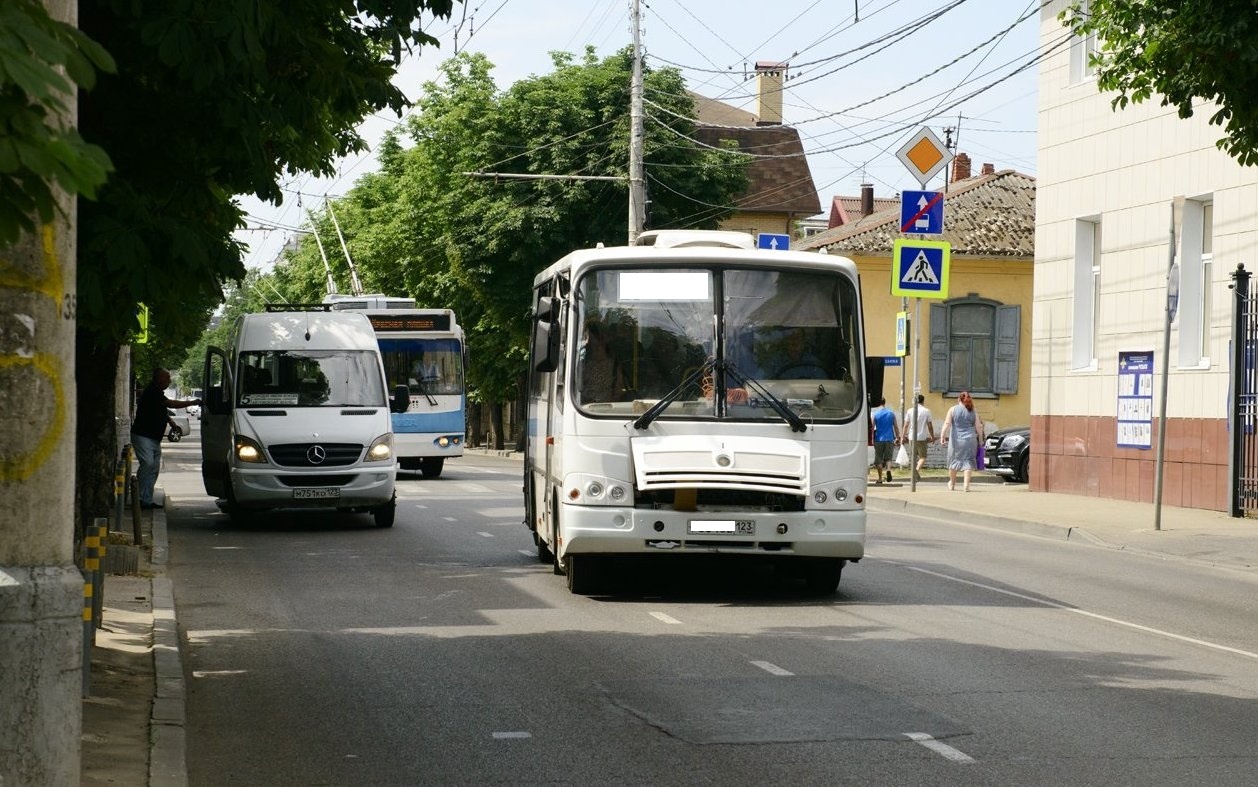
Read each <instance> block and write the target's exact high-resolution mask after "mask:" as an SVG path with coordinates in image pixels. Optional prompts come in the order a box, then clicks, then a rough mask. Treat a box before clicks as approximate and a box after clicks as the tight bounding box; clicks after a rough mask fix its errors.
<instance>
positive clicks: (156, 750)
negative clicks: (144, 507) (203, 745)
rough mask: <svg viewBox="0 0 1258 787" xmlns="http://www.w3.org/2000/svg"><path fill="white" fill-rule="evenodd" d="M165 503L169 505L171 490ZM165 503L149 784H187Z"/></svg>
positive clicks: (156, 529)
mask: <svg viewBox="0 0 1258 787" xmlns="http://www.w3.org/2000/svg"><path fill="white" fill-rule="evenodd" d="M165 504H166V505H170V504H171V500H170V496H169V495H167V496H166V499H165ZM169 557H170V552H169V542H168V540H167V533H166V509H165V508H155V509H153V559H152V565H153V579H152V587H153V593H152V598H153V670H154V674H155V678H156V691H155V693H154V696H153V710H152V716H151V717H150V719H149V785H151V786H154V787H187V784H188V768H187V756H186V755H187V749H186V744H187V738H186V731H185V726H184V723H185V719H186V695H185V690H184V689H185V687H184V678H183V659H182V658H181V656H180V653H179V629H178V626H177V621H176V617H175V594H174V586H173V585H172V583H171V581H170V577H168V576H166V563H167V561H168V560H169Z"/></svg>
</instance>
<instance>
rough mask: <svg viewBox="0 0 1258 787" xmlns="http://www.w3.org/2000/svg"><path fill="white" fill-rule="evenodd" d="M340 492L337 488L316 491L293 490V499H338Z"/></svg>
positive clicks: (320, 488) (322, 488)
mask: <svg viewBox="0 0 1258 787" xmlns="http://www.w3.org/2000/svg"><path fill="white" fill-rule="evenodd" d="M340 496H341V490H340V489H338V488H337V487H334V486H330V487H319V488H316V489H294V490H293V499H295V500H321V499H324V498H329V497H340Z"/></svg>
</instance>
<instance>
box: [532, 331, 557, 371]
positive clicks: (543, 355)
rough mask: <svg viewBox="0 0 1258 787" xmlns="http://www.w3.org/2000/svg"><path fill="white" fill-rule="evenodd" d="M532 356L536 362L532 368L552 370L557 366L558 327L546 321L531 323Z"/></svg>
mask: <svg viewBox="0 0 1258 787" xmlns="http://www.w3.org/2000/svg"><path fill="white" fill-rule="evenodd" d="M532 352H533V357H534V358H535V359H537V362H536V363H535V364H534V365H533V369H534V370H535V371H538V372H553V371H555V369H557V368H559V328H558V326H556V325H553V324H551V323H548V322H540V321H539V322H537V323H534V324H533V351H532Z"/></svg>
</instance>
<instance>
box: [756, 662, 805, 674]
mask: <svg viewBox="0 0 1258 787" xmlns="http://www.w3.org/2000/svg"><path fill="white" fill-rule="evenodd" d="M751 663H752V664H754V665H756V666H757V667H759V668H760V669H762V670H764V671H765V672H767V673H769V674H770V675H778V676H780V677H783V678H789V677H793V676H794V675H795V673H794V672H790V671H789V670H784V669H782V668H781V667H779V666H778V665H776V664H773V663H772V662H768V661H753V662H751Z"/></svg>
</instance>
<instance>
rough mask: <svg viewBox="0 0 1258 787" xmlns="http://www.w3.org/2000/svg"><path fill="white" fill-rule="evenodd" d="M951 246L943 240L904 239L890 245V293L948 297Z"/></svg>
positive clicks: (918, 296) (920, 296)
mask: <svg viewBox="0 0 1258 787" xmlns="http://www.w3.org/2000/svg"><path fill="white" fill-rule="evenodd" d="M951 261H952V244H950V243H948V242H947V241H942V240H904V239H900V240H897V241H895V242H894V243H892V244H891V294H892V295H902V296H907V297H913V298H947V297H948V268H949V263H950V262H951Z"/></svg>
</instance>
